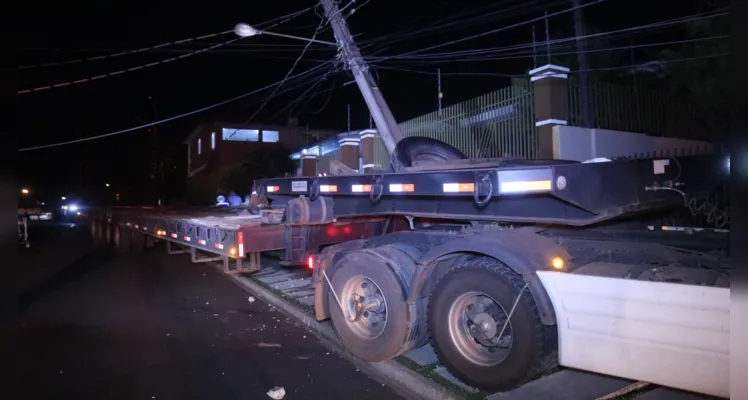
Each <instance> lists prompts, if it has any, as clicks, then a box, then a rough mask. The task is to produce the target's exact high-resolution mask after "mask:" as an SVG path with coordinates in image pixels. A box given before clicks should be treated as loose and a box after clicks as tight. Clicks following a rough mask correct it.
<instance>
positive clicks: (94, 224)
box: [91, 220, 99, 244]
mask: <svg viewBox="0 0 748 400" xmlns="http://www.w3.org/2000/svg"><path fill="white" fill-rule="evenodd" d="M91 238H93V240H94V243H96V244H98V241H99V221H97V220H93V221H91Z"/></svg>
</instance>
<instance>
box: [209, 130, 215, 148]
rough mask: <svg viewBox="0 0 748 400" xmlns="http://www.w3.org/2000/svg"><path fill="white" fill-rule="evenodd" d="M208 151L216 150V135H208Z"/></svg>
mask: <svg viewBox="0 0 748 400" xmlns="http://www.w3.org/2000/svg"><path fill="white" fill-rule="evenodd" d="M210 149H211V150H215V149H216V133H215V132H212V133H211V134H210Z"/></svg>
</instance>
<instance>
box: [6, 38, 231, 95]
mask: <svg viewBox="0 0 748 400" xmlns="http://www.w3.org/2000/svg"><path fill="white" fill-rule="evenodd" d="M241 39H243V38H241V37H239V38H236V39H231V40H229V41H228V42H224V43H220V44H217V45H214V46H210V47H208V48H205V49H200V50H197V51H193V52H192V53H187V54H182V55H180V56H176V57H171V58H167V59H164V60H161V61H155V62H151V63H148V64H143V65H138V66H135V67H131V68H126V69H121V70H119V71H114V72H109V73H106V74H101V75H96V76H92V77H88V78H83V79H76V80H74V81H68V82H62V83H55V84H52V85H46V86H38V87H35V88H31V89H24V90H19V91H18V94H27V93H32V92H40V91H42V90H49V89H56V88H61V87H67V86H72V85H77V84H81V83H87V82H93V81H96V80H100V79H104V78H109V77H112V76H116V75H122V74H124V73H127V72H134V71H140V70H142V69H146V68H150V67H155V66H157V65H163V64H166V63H169V62H172V61H177V60H182V59H185V58H187V57H190V56H194V55H195V54H200V53H204V52H206V51H210V50H213V49H216V48H218V47H221V46H223V45H226V44H229V43H233V42H236V41H237V40H241Z"/></svg>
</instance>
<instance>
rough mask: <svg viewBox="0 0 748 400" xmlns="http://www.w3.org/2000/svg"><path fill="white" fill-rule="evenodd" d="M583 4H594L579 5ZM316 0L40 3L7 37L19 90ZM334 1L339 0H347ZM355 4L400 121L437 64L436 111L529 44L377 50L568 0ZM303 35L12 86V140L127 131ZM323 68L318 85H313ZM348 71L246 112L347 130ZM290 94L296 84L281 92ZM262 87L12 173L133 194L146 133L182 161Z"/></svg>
mask: <svg viewBox="0 0 748 400" xmlns="http://www.w3.org/2000/svg"><path fill="white" fill-rule="evenodd" d="M588 2H591V1H584V2H583V3H588ZM678 3H679V4H680V7H671V6H666V4H665V3H663V5H662V7H661V8H656V7H657V2H652V1H644V0H626V1H624V0H608V1H603V2H601V3H599V4H595V5H591V6H589V7H587V8H585V10H584V17H585V21H586V23H587V25H588V27H587V30H588V31H590V30H594V31H599V32H605V31H612V30H617V29H622V28H627V27H635V26H640V25H643V24H648V23H653V22H658V21H663V20H668V19H672V18H676V17H680V16H687V15H691V14H694V13H696V12H699V11H700V9H699V8H698V7H699V6H698V4H699V3H698V2H690V1H686V2H678ZM314 4H315V3H314V1H313V0H283V1H273V2H254V1H240V2H239V1H222V2H214V3H211V2H190V1H187V2H163V1H157V0H153V1H149V2H132V1H129V2H92V1H79V2H75V3H70V2H50V3H48V4H46V5H45V8H44V10H43V11H42V13H41V14H40V13H36V14H35V19H34V21H33V23H32V24H29V25H27V26H26V27H25V28H24V29H23V30H25V31H27V32H22V34H20V35H18V38H19V40H20V42H21V43H20V44H19V45H17V62H18V65H19V67H20V68H19V70H18V74H19V90H24V89H31V88H36V87H43V86H47V85H50V84H57V83H63V82H69V81H75V80H79V79H83V78H89V77H94V76H98V75H102V74H107V73H112V72H115V71H120V70H123V69H127V68H132V67H137V66H141V65H146V64H149V63H153V62H157V61H161V60H165V59H169V58H171V57H175V56H180V55H185V54H189V53H190V52H194V51H196V50H200V49H204V48H207V47H210V46H213V45H216V44H220V43H223V42H226V41H229V40H233V39H236V38H237V37H236V36H235V35H234V34H232V33H226V34H222V35H218V36H214V37H211V38H207V39H202V40H196V41H191V42H189V43H185V44H181V45H171V46H165V47H162V48H159V49H155V50H149V51H143V52H139V53H137V54H129V55H124V56H118V57H111V58H107V59H103V60H96V61H88V62H82V63H68V64H63V65H56V66H46V67H33V68H28V66H30V65H36V64H40V63H54V62H61V61H62V62H64V61H68V60H75V59H81V58H86V57H95V56H101V55H106V54H112V53H118V52H122V51H127V50H134V49H139V48H144V47H149V46H156V45H159V44H162V43H166V42H171V41H176V40H183V39H188V38H193V37H197V36H201V35H207V34H211V33H216V32H222V31H228V30H231V29H233V27H234V25H235V24H236V23H237V22H247V23H250V24H260V23H263V22H265V21H268V20H272V19H275V18H277V17H280V16H283V15H286V14H290V13H294V12H296V11H300V10H304V9H309V8H312V7H313V6H314ZM342 4H344V5H345V4H347V0H344V1H343V2H342ZM671 4H672V3H671ZM354 7H358V8H357V9H356V12H355V13H354V14H353V15H351V16H350V17H349V18H348V22H349V26H350V28H351V31H352V33H353V34H354V35H355V36H356V39H357V41H358V43H359V46H360V47H361V48H362V53H363V54H364V56H367V57H371V58H370V60H371V61H373V65H374V70H375V74H376V75H375V76H377V77H378V79H379V83H380V86H381V89H382V91H383V93H384V95H385V97H386V99H387V101H388V102H389V104H390V107H391V108H392V111H393V113H394V115H395V117H396V118H397V119H398V120H399V121H404V120H407V119H409V118H413V117H416V116H418V115H421V114H424V113H427V112H430V111H433V110H435V109H436V105H437V79H436V76H434V75H433V74H434V73H435V72H436V70H437V68H440V69H441V71H442V74H443V76H442V87H443V92H444V100H443V101H444V105H445V106H446V105H449V104H453V103H456V102H459V101H462V100H465V99H467V98H470V97H474V96H476V95H480V94H482V93H486V92H488V91H491V90H494V89H498V88H500V87H502V86H506V85H507V84H509V78H508V76H512V75H520V74H523V73H526V72H527V71H528V70H529V69H531V68H532V67H533V57H532V54H531V50H529V51H528V50H527V49H525V50H523V51H522V52H521V54H519V55H515V56H513V57H503V58H504V59H502V60H493V61H486V60H483V61H475V60H472V61H470V60H468V61H464V60H463V61H460V60H459V59H460V58H461V57H459V56H454V57H446V58H444V57H442V58H441V59H439V60H438V62H436V63H434V62H430V63H424V59H397V58H393V59H391V60H389V61H383V62H382V61H378V60H377V58H378V57H387V56H395V55H398V54H403V53H407V52H411V51H414V50H418V49H423V48H427V47H431V46H435V45H439V44H442V43H445V42H449V41H452V40H455V39H460V38H463V37H467V36H471V35H475V34H478V33H481V32H485V31H489V30H492V29H498V28H500V27H503V26H509V25H512V24H516V23H520V22H522V21H526V20H529V19H533V18H537V17H541V16H543V13H544V12H546V11H547V12H548V13H549V14H552V13H555V12H558V11H562V10H564V9H567V8H569V7H571V2H570V1H552V0H544V1H532V0H530V1H508V0H498V1H489V0H472V1H469V2H465V1H457V0H434V1H429V2H426V1H415V0H371V1H366V0H358V1H357V3H356V4H355V5H352V6H351V7H348V8H347V10H350V9H352V8H354ZM319 11H320V12H321V7H320V9H319ZM276 22H278V21H276ZM319 22H320V18H319V15H317V14H315V12H314V10H310V11H308V12H305V13H302V14H300V15H298V16H296V17H295V18H293V19H291V20H290V21H287V22H285V23H283V24H281V25H278V26H275V27H272V28H271V30H272V31H275V32H282V33H287V34H292V35H298V36H304V37H311V36H312V35H314V33H315V28H316V27H317V26H318V24H319ZM271 25H272V24H271ZM534 25H535V31H536V36H537V40H538V41H541V40H544V36H545V25H544V23H543V22H538V23H535V24H534ZM549 27H550V29H549V30H550V34H551V37H552V38H562V37H571V36H573V35H574V27H573V19H572V13H566V14H564V15H562V16H558V17H553V18H551V19H550V21H549ZM685 36H686V35H685V33H684V29H683V27H682V26H677V25H676V26H669V27H668V28H663V29H657V30H647V31H634V32H632V33H630V34H623V35H614V36H613V37H611V38H610V39H611V40H610V41H609V42H608V43H607V44H606V46H609V47H614V46H625V45H628V44H630V43H632V40H633V41H636V44H646V43H656V42H662V41H666V40H678V39H682V38H684V37H685ZM317 38H318V39H320V40H327V41H332V40H334V39H333V37H332V33H331V30H330V29H324V28H323V30H322V31H321V32H320V33H319V34H318V36H317ZM531 42H532V28H531V26H530V25H523V26H520V27H516V28H513V29H508V30H505V31H501V32H497V33H495V34H491V35H487V36H485V37H482V38H479V39H474V40H468V41H465V42H463V43H460V44H456V45H450V46H444V47H441V48H438V49H434V50H430V51H428V52H425V53H422V54H430V53H443V52H454V51H460V50H475V49H482V48H496V47H506V46H512V45H518V44H526V43H531ZM304 45H305V43H304V42H298V41H293V40H288V39H281V38H276V37H270V36H255V37H250V38H244V39H241V40H238V41H235V42H233V43H231V44H227V45H224V46H221V47H218V48H216V49H213V50H211V51H207V52H203V53H200V54H195V55H192V56H189V57H186V58H184V59H180V60H176V61H171V62H167V63H164V64H162V65H155V66H152V67H146V68H143V69H140V70H137V71H133V72H127V73H123V74H119V75H115V76H110V77H106V78H102V79H99V80H95V81H92V82H85V83H79V84H72V85H70V86H67V87H60V88H53V89H49V90H44V91H38V92H32V93H27V94H19V96H18V104H19V107H18V110H19V111H18V112H17V118H16V120H17V127H18V128H17V131H18V132H19V134H18V140H17V143H18V147H19V148H27V147H32V146H39V145H46V144H50V143H56V142H62V141H67V140H74V139H79V138H85V137H90V136H95V135H100V134H105V133H109V132H113V131H117V130H122V129H127V128H131V127H135V126H138V125H141V124H146V123H149V122H152V121H154V120H160V119H164V118H169V117H173V116H177V115H181V114H184V113H186V112H190V111H192V110H196V109H200V108H203V107H206V106H210V105H212V104H215V103H218V102H221V101H224V100H227V99H230V98H232V97H235V96H239V95H241V94H244V93H247V92H250V91H252V90H256V89H258V88H260V87H263V86H266V85H269V84H271V83H274V82H277V81H279V80H281V79H282V78H283V77H284V76H285V75H286V73H287V72H288V70H289V68H290V67H291V66H292V65H293V62H294V60H296V59H297V57H298V56H299V55H300V54H301V51H302V49H303V47H304ZM565 46H566V47H565V48H566V51H573V50H574V45H573V43H572V44H566V45H565ZM661 49H662V47H657V48H648V47H644V48H637V49H636V50H635V52H634V53H632V52H631V51H630V50H626V49H624V50H610V51H605V52H602V53H601V54H604V56H596V57H594V59H592V65H591V66H590V67H591V68H593V69H594V68H608V67H616V66H619V65H627V64H632V63H631V59H632V57H636V61H637V62H641V61H644V60H646V59H647V57H652V54H654V53H653V51H659V50H661ZM538 53H539V56H538V58H539V59H540V61H539V62H538V63H539V64H540V65H542V64H544V63H545V62H544V58H543V57H544V50H543V49H538ZM335 54H336V49H335V48H332V47H327V46H324V45H316V44H314V45H311V46H310V47H309V49H308V50H307V52H306V53H305V55H304V57H303V58H302V59H301V60H300V61H299V63H298V65H297V66H296V68H295V72H294V74H298V73H301V72H304V71H306V70H308V69H310V68H313V67H318V66H320V65H321V64H322V63H325V62H328V61H330V60H332V59H333V58H334V56H335ZM513 54H517V53H513ZM467 58H468V59H469V58H470V57H467ZM472 58H475V56H472ZM393 68H395V69H393ZM405 70H410V71H405ZM412 71H420V72H421V73H415V72H412ZM452 74H454V75H452ZM471 74H472V75H471ZM487 74H494V75H487ZM502 75H503V76H502ZM323 76H325V80H324V81H323V82H319V81H320V79H322V77H323ZM351 81H352V78H351V76H350V74H349V73H348V72H346V71H342V70H341V68H340V65H339V64H337V65H336V64H332V63H330V64H328V65H323V66H321V67H320V68H318V69H317V70H316V71H315V72H312V73H310V74H308V75H306V76H305V77H303V78H300V79H297V80H290V81H288V82H286V84H284V85H283V86H282V87H281V88H280V89H279V94H278V95H276V96H275V97H273V98H271V99H270V101H268V102H267V104H266V105H265V107H264V108H263V109H262V110H261V111H260V112H258V113H257V115H256V116H255V117H254V119H253V120H254V121H262V122H275V123H284V122H285V120H286V119H287V118H288V117H289V116H290V115H295V116H297V117H298V118H299V121H300V123H301V124H302V125H307V124H308V125H310V127H312V128H328V129H336V130H339V131H344V130H345V129H346V126H347V111H346V108H347V105H348V104H350V105H351V125H352V127H353V128H354V129H356V128H365V127H368V124H369V117H368V110H367V109H366V106H365V104H364V102H363V100H362V98H361V95H360V94H359V92H358V89H357V87H356V85H355V84H351ZM315 83H316V84H317V85H316V86H315V87H314V88H313V89H311V90H309V91H308V92H307V93H306V95H307V97H305V98H301V99H299V97H300V96H301V95H302V93H304V92H305V91H307V90H308V89H309V88H310V87H311V86H312V85H315ZM288 89H294V90H291V91H288V92H285V91H286V90H288ZM271 91H272V88H271V89H269V90H266V91H264V92H261V93H258V94H257V95H252V96H248V97H246V98H243V99H241V100H237V101H234V102H231V103H228V104H225V105H223V106H221V107H216V108H213V109H211V110H208V111H205V112H201V113H198V114H195V115H192V116H189V117H185V118H181V119H177V120H174V121H172V122H168V123H164V124H161V125H158V126H156V127H152V128H150V129H151V131H150V132H149V131H148V128H143V129H139V130H135V131H132V132H128V133H124V134H121V135H116V136H112V137H108V138H104V139H100V140H94V141H90V142H85V143H80V144H73V145H67V146H60V147H54V148H50V149H44V150H37V151H30V152H22V153H19V166H21V167H20V168H19V172H20V173H19V175H20V182H19V183H20V184H22V185H24V186H27V187H31V188H33V191H34V193H35V194H36V195H38V196H40V198H46V199H52V198H54V199H57V198H59V196H62V195H68V194H70V193H73V192H79V191H81V190H82V189H86V188H88V190H90V188H99V189H97V190H104V189H102V188H103V187H104V183H110V184H111V185H112V186H118V187H127V188H129V189H127V190H135V189H134V188H136V187H137V185H138V181H139V180H142V179H145V176H144V175H143V171H142V170H143V168H144V167H143V165H145V164H146V163H147V157H148V150H147V149H148V148H149V147H147V146H148V143H149V140H151V138H152V137H153V135H156V137H157V140H158V142H159V143H160V145H161V146H162V148H163V151H164V154H172V155H174V157H177V159H178V158H179V157H183V156H184V153H185V150H184V149H183V147H182V145H181V141H182V139H183V138H184V137H185V136H187V135H188V134H189V132H190V131H191V130H192V129H193V128H194V127H195V125H196V124H198V123H199V122H200V121H213V120H222V121H237V122H244V121H245V120H246V119H247V118H249V117H250V116H251V115H252V114H253V113H255V111H256V110H257V107H258V106H259V105H260V104H262V102H263V101H265V100H266V99H267V98H268V95H269V94H270V93H271ZM284 92H285V93H284ZM315 93H316V94H315ZM313 94H314V95H313ZM312 95H313V96H312ZM149 96H150V99H149ZM296 100H298V101H296ZM294 101H295V102H294ZM290 103H294V104H293V106H292V107H291V108H289V109H286V110H285V111H284V110H283V109H284V108H285V107H287V106H289V104H290ZM289 110H291V112H290V113H289Z"/></svg>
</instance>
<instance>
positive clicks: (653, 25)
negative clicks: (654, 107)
mask: <svg viewBox="0 0 748 400" xmlns="http://www.w3.org/2000/svg"><path fill="white" fill-rule="evenodd" d="M601 1H602V0H601ZM567 11H569V10H567ZM726 15H729V13H727V12H721V13H716V14H709V15H705V14H704V13H702V14H694V15H690V16H687V17H679V18H675V19H671V20H666V21H660V22H654V23H651V24H644V25H638V26H634V27H629V28H623V29H617V30H613V31H608V32H599V33H591V34H588V35H584V36H579V37H577V36H573V37H569V38H563V39H553V40H546V41H542V42H534V43H532V42H530V43H521V44H517V45H511V46H502V47H488V48H482V49H474V50H459V51H453V52H444V53H431V54H422V55H416V56H412V57H408V56H409V55H411V54H413V52H410V53H404V54H400V55H393V56H385V57H382V58H379V59H374V61H379V62H381V61H388V60H398V59H406V60H407V59H415V60H417V59H421V60H423V59H438V58H445V57H456V56H470V55H480V56H485V55H488V54H495V53H501V52H506V51H510V50H521V49H530V48H534V47H539V46H547V45H554V44H559V43H566V42H574V41H576V40H578V39H592V38H597V37H602V36H609V35H617V34H621V33H631V32H638V31H643V30H648V29H658V28H662V27H665V26H670V25H675V24H682V23H685V22H692V21H698V20H703V19H709V18H716V17H721V16H726ZM541 19H545V17H542V18H541ZM448 60H449V61H452V60H453V59H448Z"/></svg>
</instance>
